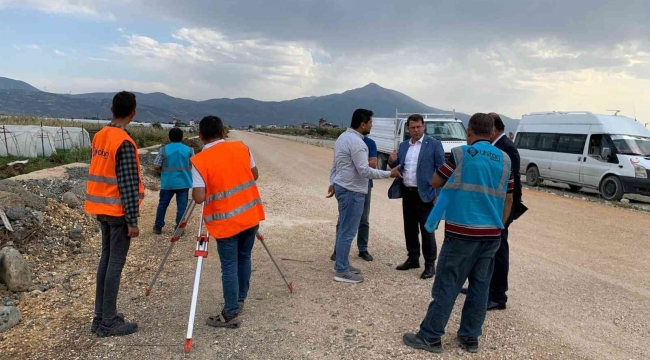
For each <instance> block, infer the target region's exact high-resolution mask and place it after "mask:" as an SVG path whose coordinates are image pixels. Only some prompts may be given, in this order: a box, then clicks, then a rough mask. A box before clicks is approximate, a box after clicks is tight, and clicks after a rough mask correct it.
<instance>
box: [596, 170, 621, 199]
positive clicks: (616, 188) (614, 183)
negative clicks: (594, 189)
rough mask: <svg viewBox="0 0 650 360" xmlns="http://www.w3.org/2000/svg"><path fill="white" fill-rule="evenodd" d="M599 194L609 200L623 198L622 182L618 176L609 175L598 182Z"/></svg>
mask: <svg viewBox="0 0 650 360" xmlns="http://www.w3.org/2000/svg"><path fill="white" fill-rule="evenodd" d="M600 196H602V198H603V199H605V200H609V201H619V200H621V199H622V198H623V184H622V183H621V179H619V178H618V176H614V175H610V176H608V177H606V178H605V180H603V182H602V183H600Z"/></svg>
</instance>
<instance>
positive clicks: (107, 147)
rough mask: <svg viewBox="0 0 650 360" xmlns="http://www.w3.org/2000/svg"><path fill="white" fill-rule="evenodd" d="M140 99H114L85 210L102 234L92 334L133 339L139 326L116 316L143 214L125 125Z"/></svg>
mask: <svg viewBox="0 0 650 360" xmlns="http://www.w3.org/2000/svg"><path fill="white" fill-rule="evenodd" d="M135 107H136V101H135V95H133V94H132V93H130V92H126V91H122V92H120V93H118V94H117V95H115V97H114V98H113V106H112V107H111V112H112V113H113V120H112V121H111V123H110V124H108V125H106V126H105V127H104V128H103V129H101V130H100V131H99V132H98V133H97V134H96V135H95V136H94V137H93V141H92V158H91V160H90V169H89V171H88V183H87V189H86V193H87V196H86V201H85V205H84V208H85V210H86V212H88V213H90V214H94V215H97V220H98V221H99V223H100V225H101V230H102V254H101V258H100V260H99V266H98V267H97V285H96V291H95V317H94V318H93V322H92V326H91V328H90V330H91V331H92V332H93V333H97V335H99V336H102V337H103V336H120V335H128V334H132V333H134V332H136V331H137V330H138V325H137V324H136V323H130V322H125V321H124V315H122V314H120V313H118V312H117V293H118V291H119V289H120V278H121V277H122V269H123V268H124V264H125V262H126V255H127V253H128V252H129V247H130V246H131V238H135V237H138V235H139V234H140V230H139V229H138V216H140V214H139V210H140V209H139V208H140V204H141V203H142V200H143V199H144V185H143V183H142V174H141V173H140V157H139V156H138V147H137V145H136V144H135V141H133V139H132V138H131V135H129V133H128V132H127V131H126V126H127V125H128V124H129V123H130V122H131V121H132V120H133V118H134V117H135V114H136V111H135Z"/></svg>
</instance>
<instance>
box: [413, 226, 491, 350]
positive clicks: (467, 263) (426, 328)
mask: <svg viewBox="0 0 650 360" xmlns="http://www.w3.org/2000/svg"><path fill="white" fill-rule="evenodd" d="M499 242H500V241H499V240H491V241H465V240H458V239H452V238H449V237H447V238H445V242H444V243H443V244H442V249H440V256H439V257H438V267H437V268H436V278H435V280H434V282H433V290H432V292H431V296H432V297H433V301H432V302H431V303H430V304H429V309H428V310H427V315H426V316H425V317H424V320H422V323H421V324H420V336H421V337H422V338H424V339H437V338H440V337H442V335H443V334H444V333H445V327H446V326H447V322H448V321H449V316H450V315H451V310H452V309H453V308H454V303H455V302H456V298H457V297H458V293H459V292H460V289H461V287H462V286H463V284H464V283H465V280H466V279H469V287H468V289H467V297H466V298H465V305H464V306H463V313H462V316H461V319H460V328H459V329H458V336H459V337H476V338H478V337H479V336H480V335H481V333H482V332H481V330H482V328H483V322H484V321H485V312H486V311H487V302H488V293H489V289H490V280H491V278H492V271H493V270H494V254H496V252H497V249H498V248H499Z"/></svg>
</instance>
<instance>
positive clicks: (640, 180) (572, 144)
mask: <svg viewBox="0 0 650 360" xmlns="http://www.w3.org/2000/svg"><path fill="white" fill-rule="evenodd" d="M515 145H516V146H517V148H518V149H519V155H520V156H521V173H522V174H526V183H527V184H528V185H529V186H537V185H539V184H540V183H541V182H542V181H543V180H550V181H553V182H559V183H565V184H568V185H569V187H570V188H571V190H573V191H578V190H580V189H581V188H583V187H584V188H590V189H595V190H598V191H599V192H600V195H601V196H602V197H603V198H604V199H607V200H615V201H618V200H620V199H621V198H623V195H624V194H641V195H650V179H649V176H650V170H648V169H650V131H648V130H647V129H646V127H645V125H644V124H642V123H641V122H639V121H637V120H635V119H631V118H628V117H625V116H618V115H617V113H616V114H614V115H597V114H592V113H590V112H586V111H572V112H548V113H532V114H528V115H524V116H523V117H522V119H521V122H520V123H519V126H518V127H517V133H516V135H515Z"/></svg>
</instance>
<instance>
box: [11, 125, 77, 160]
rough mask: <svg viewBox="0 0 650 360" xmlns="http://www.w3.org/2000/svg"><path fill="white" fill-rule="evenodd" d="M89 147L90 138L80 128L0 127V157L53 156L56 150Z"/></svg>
mask: <svg viewBox="0 0 650 360" xmlns="http://www.w3.org/2000/svg"><path fill="white" fill-rule="evenodd" d="M89 147H90V136H89V135H88V132H87V131H86V130H84V129H82V128H74V127H63V128H60V127H46V126H44V127H40V126H19V125H2V126H0V156H7V155H13V156H20V157H28V158H35V157H38V156H50V155H52V154H55V153H56V150H57V149H68V150H70V149H79V148H89Z"/></svg>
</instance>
